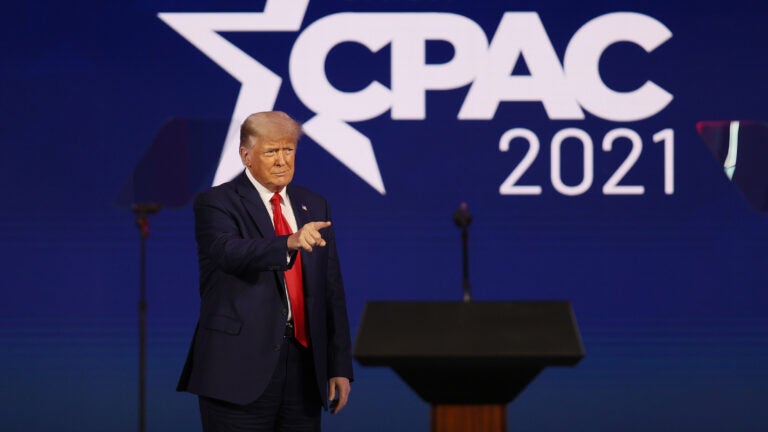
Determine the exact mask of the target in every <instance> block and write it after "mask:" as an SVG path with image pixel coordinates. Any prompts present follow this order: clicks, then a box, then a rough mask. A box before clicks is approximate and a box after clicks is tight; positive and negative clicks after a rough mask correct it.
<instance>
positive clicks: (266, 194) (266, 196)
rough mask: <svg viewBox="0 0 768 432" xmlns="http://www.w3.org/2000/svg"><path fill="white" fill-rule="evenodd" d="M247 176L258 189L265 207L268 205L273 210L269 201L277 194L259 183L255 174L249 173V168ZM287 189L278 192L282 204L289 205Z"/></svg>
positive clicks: (246, 172) (246, 171)
mask: <svg viewBox="0 0 768 432" xmlns="http://www.w3.org/2000/svg"><path fill="white" fill-rule="evenodd" d="M245 175H246V176H247V177H248V180H250V181H251V184H253V187H255V188H256V191H257V192H259V196H260V197H261V200H262V201H264V205H266V206H267V208H271V207H270V201H269V200H271V199H272V196H273V195H274V194H275V193H274V192H272V191H271V190H269V189H267V188H266V187H265V186H264V185H263V184H261V183H259V181H258V180H256V179H255V178H254V177H253V174H251V171H249V170H248V168H246V169H245ZM287 189H288V188H283V189H282V190H281V191H280V192H278V195H280V199H282V202H283V203H286V204H287V203H288V196H287V193H286V190H287Z"/></svg>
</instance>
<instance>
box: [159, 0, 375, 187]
mask: <svg viewBox="0 0 768 432" xmlns="http://www.w3.org/2000/svg"><path fill="white" fill-rule="evenodd" d="M308 5H309V0H267V2H266V5H265V6H264V11H263V12H254V13H234V12H233V13H159V14H158V17H159V18H160V19H161V20H163V21H164V22H165V23H166V24H168V25H169V26H170V27H171V28H173V29H174V30H175V31H176V32H178V33H179V34H180V35H181V36H182V37H184V38H185V39H186V40H187V41H188V42H190V43H191V44H192V45H194V46H195V47H196V48H197V49H199V50H200V51H202V52H203V53H204V54H205V55H207V56H208V57H209V58H210V59H211V60H213V61H214V62H215V63H216V64H218V65H219V66H220V67H221V68H222V69H224V70H225V71H227V73H229V74H230V75H232V76H233V77H234V78H235V79H237V80H238V81H240V83H241V85H242V86H241V87H240V94H239V95H238V97H237V102H236V103H235V109H234V112H233V113H232V119H231V121H230V124H229V129H228V131H227V137H226V139H225V142H224V147H223V149H222V151H221V156H220V157H219V165H218V167H217V169H216V175H215V176H214V179H213V184H214V185H218V184H221V183H224V182H226V181H229V180H230V179H232V178H233V177H234V176H236V175H237V174H239V173H240V171H241V170H242V169H243V168H242V163H241V161H240V158H239V156H238V148H239V146H240V124H242V122H243V120H245V118H246V117H247V116H248V115H250V114H251V113H254V112H259V111H269V110H272V109H273V108H274V106H275V102H276V100H277V95H278V92H279V90H280V86H281V85H282V82H283V80H282V78H281V77H280V76H278V75H277V74H275V73H274V72H272V71H271V70H269V69H267V68H266V67H265V66H264V65H262V64H261V63H259V62H258V61H256V60H255V59H254V58H252V57H251V56H249V55H248V54H246V53H245V52H243V51H242V50H241V49H239V48H238V47H237V46H235V45H234V44H232V43H231V42H229V41H227V40H226V39H224V38H223V37H222V36H221V35H219V34H218V32H276V31H293V32H296V31H299V29H300V28H301V22H302V21H303V19H304V14H305V12H306V10H307V6H308ZM303 129H304V132H305V133H306V134H307V136H309V137H310V138H312V139H313V140H314V141H315V142H317V143H318V145H320V146H321V147H323V148H324V149H325V150H326V151H327V152H328V153H330V154H331V155H332V156H334V157H335V158H336V159H338V160H339V161H340V162H341V163H343V164H344V165H345V166H347V167H348V168H349V169H350V170H352V172H354V173H355V174H357V175H358V176H359V177H360V178H362V179H363V180H364V181H365V182H366V183H368V184H369V185H370V186H371V187H373V188H374V189H375V190H377V191H378V192H379V193H380V194H382V195H383V194H385V193H386V191H385V189H384V182H383V180H382V178H381V173H380V172H379V166H378V163H377V162H376V156H375V154H374V152H373V146H372V145H371V141H370V140H369V139H368V137H366V136H365V135H363V134H362V133H360V132H358V131H357V130H356V129H354V128H353V127H351V126H349V125H348V124H347V123H345V122H343V121H341V120H338V119H334V118H330V117H328V116H325V115H316V116H314V117H313V118H311V119H310V120H309V121H307V122H306V123H304V125H303Z"/></svg>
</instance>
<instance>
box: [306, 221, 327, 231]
mask: <svg viewBox="0 0 768 432" xmlns="http://www.w3.org/2000/svg"><path fill="white" fill-rule="evenodd" d="M310 224H312V228H314V229H316V230H321V229H323V228H328V227H329V226H331V221H320V222H310Z"/></svg>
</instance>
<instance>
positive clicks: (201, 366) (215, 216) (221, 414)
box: [178, 112, 352, 432]
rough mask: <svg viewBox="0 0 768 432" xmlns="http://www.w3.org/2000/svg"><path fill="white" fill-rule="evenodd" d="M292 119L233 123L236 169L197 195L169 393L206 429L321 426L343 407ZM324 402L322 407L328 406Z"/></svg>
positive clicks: (327, 264)
mask: <svg viewBox="0 0 768 432" xmlns="http://www.w3.org/2000/svg"><path fill="white" fill-rule="evenodd" d="M300 135H301V126H300V125H299V124H298V123H296V122H295V121H294V120H293V119H291V118H290V117H289V116H288V115H286V114H285V113H282V112H263V113H256V114H252V115H251V116H249V117H248V118H247V119H246V120H245V122H244V123H243V125H242V127H241V132H240V156H241V159H242V161H243V164H244V165H245V166H246V169H245V171H244V172H243V173H242V174H241V175H239V176H238V177H236V178H235V179H234V180H232V181H230V182H228V183H225V184H222V185H220V186H217V187H213V188H210V189H208V190H207V191H205V192H202V193H201V194H200V195H198V196H197V198H196V199H195V204H194V211H195V236H196V239H197V247H198V261H199V269H200V296H201V305H200V318H199V321H198V324H197V329H196V331H195V336H194V339H193V342H192V346H191V348H190V351H189V355H188V357H187V362H186V365H185V366H184V370H183V372H182V375H181V379H180V380H179V385H178V390H179V391H189V392H192V393H195V394H197V395H198V396H199V402H200V412H201V417H202V423H203V430H204V431H205V432H211V431H230V430H238V431H240V430H243V431H273V430H280V431H298V430H302V431H303V430H311V431H315V430H319V429H320V412H321V407H325V408H326V409H328V408H329V407H330V410H331V412H332V413H334V414H335V413H337V412H339V410H341V409H342V408H343V407H344V405H346V403H347V398H348V396H349V392H350V381H351V380H352V358H351V353H350V350H351V344H350V337H349V322H348V318H347V310H346V302H345V298H344V287H343V285H342V279H341V272H340V268H339V260H338V256H337V254H336V243H335V239H334V233H333V228H332V227H331V222H330V219H331V218H330V211H329V208H328V204H327V202H326V201H325V199H324V198H322V197H321V196H319V195H317V194H315V193H313V192H311V191H309V190H307V189H304V188H301V187H299V186H294V185H292V184H290V182H291V180H292V179H293V174H294V159H295V155H296V144H297V142H298V140H299V137H300ZM329 403H330V405H329Z"/></svg>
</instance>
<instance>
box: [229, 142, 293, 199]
mask: <svg viewBox="0 0 768 432" xmlns="http://www.w3.org/2000/svg"><path fill="white" fill-rule="evenodd" d="M255 141H256V143H255V144H254V145H252V146H251V147H250V148H245V147H241V148H240V157H241V158H242V160H243V163H244V164H245V166H246V167H247V168H248V171H250V172H251V175H253V178H255V179H256V181H258V182H259V183H261V184H262V185H263V186H264V187H266V188H267V189H269V190H271V191H272V192H280V191H281V190H282V189H283V188H284V187H286V186H287V185H288V183H290V182H291V180H293V162H294V159H295V157H296V143H295V142H292V141H271V140H267V139H264V138H262V139H259V140H255Z"/></svg>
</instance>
